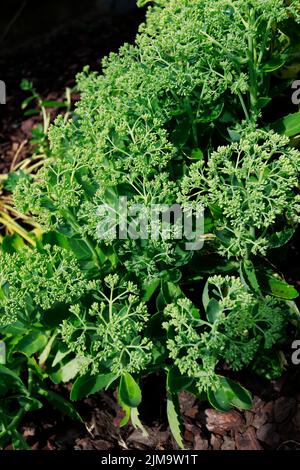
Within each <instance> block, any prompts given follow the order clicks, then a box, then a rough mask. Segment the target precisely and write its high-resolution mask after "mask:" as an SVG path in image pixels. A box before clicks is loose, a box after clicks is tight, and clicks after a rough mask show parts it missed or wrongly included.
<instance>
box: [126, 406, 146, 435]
mask: <svg viewBox="0 0 300 470" xmlns="http://www.w3.org/2000/svg"><path fill="white" fill-rule="evenodd" d="M130 418H131V422H132V426H133V427H134V428H135V429H139V430H140V431H142V433H143V436H145V437H148V433H147V431H146V429H145V428H144V426H143V425H142V423H141V421H140V418H139V411H138V409H137V408H130Z"/></svg>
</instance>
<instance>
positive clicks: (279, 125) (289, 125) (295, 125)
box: [271, 111, 300, 137]
mask: <svg viewBox="0 0 300 470" xmlns="http://www.w3.org/2000/svg"><path fill="white" fill-rule="evenodd" d="M271 128H272V129H273V130H274V131H275V132H277V133H278V134H283V135H286V136H287V137H294V136H295V135H297V134H300V112H299V111H298V112H297V113H294V114H289V115H288V116H285V117H284V118H282V119H279V120H278V121H276V122H274V123H273V124H272V125H271Z"/></svg>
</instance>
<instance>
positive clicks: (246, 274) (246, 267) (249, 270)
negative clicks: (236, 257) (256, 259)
mask: <svg viewBox="0 0 300 470" xmlns="http://www.w3.org/2000/svg"><path fill="white" fill-rule="evenodd" d="M240 275H241V279H242V282H243V283H244V284H245V286H246V287H249V288H250V289H251V290H252V291H253V292H255V293H256V294H258V295H260V294H261V290H260V286H259V284H258V281H257V277H256V271H255V267H254V264H253V263H252V261H250V260H244V261H242V262H241V269H240Z"/></svg>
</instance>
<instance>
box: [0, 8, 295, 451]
mask: <svg viewBox="0 0 300 470" xmlns="http://www.w3.org/2000/svg"><path fill="white" fill-rule="evenodd" d="M142 14H143V13H138V14H130V15H127V16H122V17H118V16H115V17H113V18H108V17H102V16H101V17H100V16H99V15H98V16H95V15H93V14H88V15H87V16H86V18H84V19H83V20H82V21H81V22H80V23H78V21H74V22H70V23H69V24H68V25H66V27H65V28H60V30H59V31H57V32H56V33H51V34H50V35H45V36H43V38H41V40H40V41H38V43H37V42H36V41H35V43H32V44H30V43H28V46H27V47H26V48H19V49H18V50H15V51H11V53H10V55H6V56H5V58H1V57H0V77H1V79H3V80H5V82H6V84H7V91H8V97H7V105H6V106H1V108H0V113H1V127H0V171H1V172H6V171H8V170H9V168H10V165H11V162H12V161H13V160H14V159H15V158H16V155H17V158H18V159H21V158H24V157H25V156H26V155H28V154H29V153H30V146H29V144H28V139H29V137H30V129H31V128H32V127H33V126H34V125H35V124H36V122H37V120H38V118H24V117H23V115H22V111H21V109H20V103H21V102H22V99H23V98H24V96H23V92H22V91H21V90H20V88H19V83H20V81H21V79H22V78H26V79H30V80H32V81H33V82H34V84H35V86H36V87H37V89H38V91H39V92H40V94H41V95H42V96H43V97H45V98H47V99H59V98H61V97H62V96H63V93H64V89H65V87H66V86H70V87H72V86H73V85H74V77H75V75H76V73H77V72H79V71H80V70H81V69H82V67H83V66H84V65H86V64H90V65H91V68H92V69H97V68H98V67H99V61H100V58H101V57H102V56H104V55H106V54H107V53H108V52H109V51H111V50H117V49H118V47H119V46H120V45H121V44H122V43H123V42H124V41H128V40H129V41H132V40H133V38H134V36H135V33H136V30H137V26H138V24H139V22H140V21H141V17H142ZM73 98H74V100H76V99H78V95H76V94H75V95H74V96H73ZM299 261H300V255H299V250H298V240H297V239H296V240H295V242H294V246H292V247H291V248H290V249H289V252H288V253H287V256H286V259H285V260H284V261H283V263H282V266H281V269H282V271H283V272H284V274H285V275H286V279H287V280H288V281H289V282H292V283H294V284H295V285H298V286H300V281H299V279H300V268H299V266H300V263H299ZM288 353H289V352H288V351H287V356H288ZM238 378H239V380H240V381H241V383H242V384H243V385H245V386H246V387H248V388H249V390H251V391H252V392H253V395H254V406H253V409H252V411H251V412H250V411H249V412H243V413H240V412H238V411H231V412H228V413H225V414H222V413H218V412H216V411H215V410H212V409H210V408H207V404H203V403H199V402H197V401H196V400H195V399H194V398H193V397H192V396H191V395H189V394H186V393H184V394H182V395H181V407H182V411H183V415H184V422H185V433H184V438H185V443H186V447H187V448H190V449H194V450H207V449H222V450H225V449H230V450H233V449H246V450H248V449H249V450H250V449H251V450H257V449H294V448H300V387H299V383H300V380H299V379H300V371H299V368H297V367H294V368H293V367H291V366H290V367H289V368H288V370H287V372H286V373H285V374H284V376H283V377H282V378H281V379H280V380H278V381H273V382H271V383H270V382H267V381H264V380H262V379H259V378H257V377H256V376H253V375H247V374H246V373H243V375H242V376H240V377H238ZM162 380H163V379H162V377H161V376H151V377H149V378H148V379H147V382H148V383H147V385H148V386H147V389H146V387H145V394H144V401H143V407H142V409H141V418H142V421H143V422H144V423H145V424H146V428H147V431H148V432H149V437H147V438H146V437H144V436H143V435H142V434H141V432H140V431H137V430H134V429H133V428H132V427H130V426H128V427H126V428H125V429H122V430H121V431H120V430H119V428H118V422H119V421H120V411H119V409H118V407H117V405H116V401H115V400H114V397H113V395H111V394H108V393H99V394H97V395H95V396H94V397H92V398H89V399H86V400H84V401H83V402H81V403H79V404H78V409H79V411H81V414H82V417H83V419H84V424H78V425H76V424H74V423H72V422H70V421H69V420H68V419H65V418H63V417H62V416H61V415H60V414H58V413H55V412H53V410H51V411H50V410H49V408H45V409H43V410H42V411H38V412H35V413H33V414H31V415H28V416H27V417H26V421H25V422H24V423H23V427H22V430H23V435H24V437H25V438H26V439H27V441H28V443H29V444H30V445H31V447H32V449H47V450H63V449H101V450H106V449H116V448H119V449H159V450H165V449H173V448H176V444H175V443H174V441H173V439H172V438H171V436H170V432H169V431H168V428H167V425H166V417H165V415H164V411H163V410H164V408H165V407H164V406H163V405H164V403H163V402H164V387H163V383H162ZM62 392H64V391H62ZM67 392H68V390H65V394H66V396H67ZM147 395H148V396H147ZM153 397H155V399H153Z"/></svg>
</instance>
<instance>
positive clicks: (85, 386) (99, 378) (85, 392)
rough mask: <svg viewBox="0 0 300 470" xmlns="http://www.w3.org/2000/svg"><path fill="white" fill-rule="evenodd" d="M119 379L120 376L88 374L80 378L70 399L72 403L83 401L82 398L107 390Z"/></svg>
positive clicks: (73, 388)
mask: <svg viewBox="0 0 300 470" xmlns="http://www.w3.org/2000/svg"><path fill="white" fill-rule="evenodd" d="M117 378H118V376H117V375H116V374H100V375H90V374H86V375H83V376H82V377H78V379H76V381H75V383H74V385H73V387H72V390H71V395H70V398H71V400H72V401H76V400H81V399H82V398H85V397H88V396H89V395H92V394H93V393H96V392H99V391H100V390H103V389H104V388H107V387H108V386H109V385H111V384H112V383H113V382H114V381H115V380H116V379H117Z"/></svg>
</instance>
